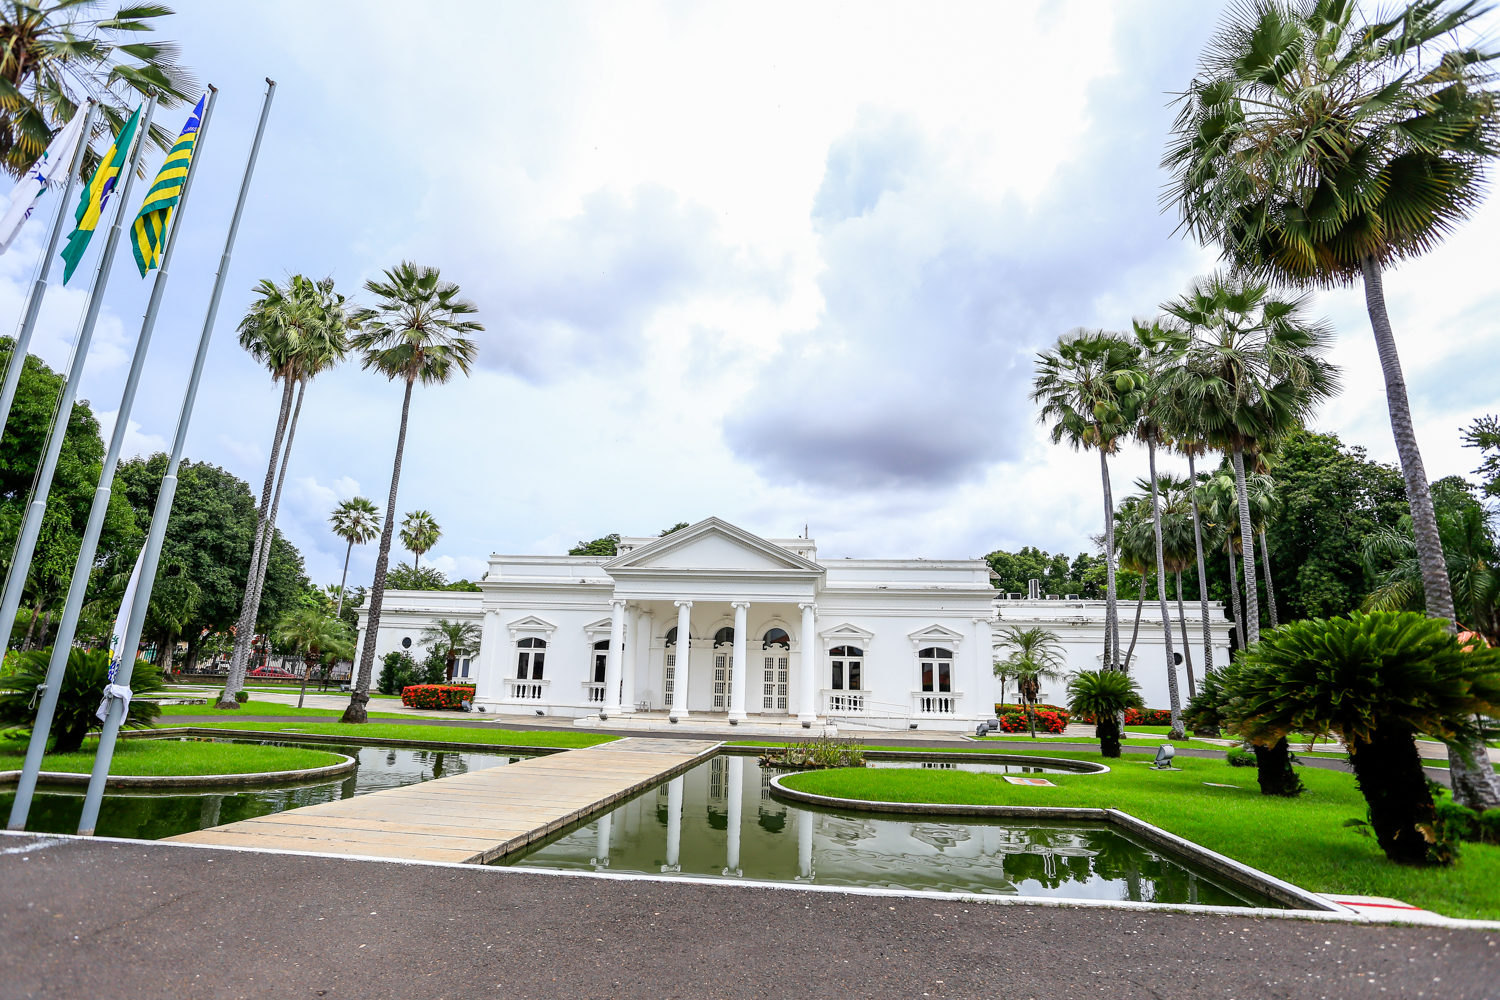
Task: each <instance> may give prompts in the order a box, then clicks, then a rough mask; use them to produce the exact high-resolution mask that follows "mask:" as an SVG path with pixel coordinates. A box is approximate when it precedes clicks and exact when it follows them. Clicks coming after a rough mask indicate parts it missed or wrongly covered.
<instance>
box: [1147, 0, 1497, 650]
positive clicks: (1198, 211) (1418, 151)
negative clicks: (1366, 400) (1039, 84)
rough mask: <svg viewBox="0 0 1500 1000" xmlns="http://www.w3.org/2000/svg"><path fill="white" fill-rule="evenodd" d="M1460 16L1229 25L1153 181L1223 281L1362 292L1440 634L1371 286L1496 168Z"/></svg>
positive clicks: (1459, 208) (1435, 233) (1235, 13)
mask: <svg viewBox="0 0 1500 1000" xmlns="http://www.w3.org/2000/svg"><path fill="white" fill-rule="evenodd" d="M1485 13H1486V8H1485V7H1483V6H1481V5H1480V4H1479V3H1478V2H1477V0H1468V2H1464V3H1458V4H1451V5H1450V4H1447V3H1445V2H1443V0H1418V2H1414V3H1407V4H1405V5H1404V6H1398V7H1396V8H1394V9H1388V10H1384V11H1381V12H1380V13H1378V14H1376V15H1375V16H1374V18H1373V19H1369V18H1368V17H1365V16H1362V14H1361V11H1360V5H1359V4H1357V3H1355V2H1354V0H1255V2H1253V3H1245V4H1241V5H1236V6H1234V7H1232V8H1230V11H1229V13H1228V14H1227V15H1226V17H1225V20H1224V23H1223V24H1222V26H1221V27H1220V29H1219V31H1218V33H1217V34H1216V35H1215V36H1214V38H1213V40H1212V41H1211V42H1210V43H1209V46H1208V48H1207V50H1206V51H1205V52H1204V55H1203V59H1202V62H1201V64H1200V68H1199V72H1198V75H1197V77H1196V78H1195V79H1194V80H1193V81H1192V83H1191V84H1190V85H1189V87H1188V89H1187V91H1186V92H1185V93H1184V94H1182V96H1181V98H1180V100H1179V105H1180V111H1179V114H1178V117H1177V121H1176V123H1175V125H1174V127H1173V138H1172V143H1171V146H1170V147H1169V149H1168V150H1167V154H1166V157H1165V159H1164V161H1163V165H1164V166H1166V167H1167V168H1168V169H1170V170H1171V171H1172V174H1173V184H1172V189H1171V191H1170V193H1169V195H1168V198H1169V200H1170V201H1171V202H1173V203H1174V204H1175V205H1176V206H1177V209H1178V211H1179V214H1180V216H1181V219H1182V223H1183V226H1184V228H1185V229H1187V230H1188V231H1189V232H1191V233H1192V234H1193V235H1194V236H1196V237H1197V238H1198V239H1199V240H1200V241H1201V242H1203V243H1215V244H1218V246H1219V247H1220V249H1221V250H1222V252H1223V255H1224V257H1225V259H1226V260H1227V261H1228V262H1229V263H1230V265H1231V266H1233V267H1234V268H1236V269H1237V270H1239V271H1242V272H1246V273H1251V274H1255V275H1258V276H1263V277H1264V278H1266V279H1268V280H1276V281H1281V282H1286V283H1290V284H1294V285H1299V286H1303V287H1312V286H1317V287H1325V288H1327V287H1337V286H1341V285H1352V284H1355V283H1358V282H1361V281H1362V282H1363V284H1364V291H1365V304H1366V307H1367V309H1368V312H1369V314H1370V325H1371V327H1372V329H1373V331H1374V334H1375V346H1376V351H1377V353H1378V354H1379V357H1380V365H1381V369H1382V371H1383V373H1384V376H1385V395H1386V402H1387V405H1388V407H1389V409H1390V418H1391V429H1392V432H1393V434H1394V436H1395V441H1396V450H1397V452H1398V453H1399V454H1400V457H1401V470H1402V474H1403V476H1404V478H1405V481H1406V490H1407V496H1408V499H1409V500H1410V502H1411V513H1412V522H1413V526H1414V529H1415V535H1416V539H1417V550H1418V553H1419V558H1420V559H1421V563H1422V576H1423V587H1424V589H1425V590H1426V592H1427V597H1426V606H1427V613H1428V614H1431V615H1433V616H1435V617H1439V618H1447V619H1450V620H1451V619H1452V618H1453V606H1452V596H1451V593H1450V589H1449V582H1448V578H1447V572H1446V567H1445V565H1444V561H1443V549H1442V541H1441V538H1440V537H1439V533H1438V525H1437V519H1436V516H1435V514H1434V513H1433V506H1432V496H1431V493H1430V491H1429V488H1428V483H1427V474H1426V471H1425V470H1424V468H1423V465H1422V455H1421V451H1420V450H1419V449H1418V447H1417V439H1416V434H1415V431H1414V430H1413V426H1412V417H1411V406H1410V403H1409V401H1408V399H1407V394H1406V382H1405V378H1404V376H1403V375H1402V371H1401V361H1400V357H1399V355H1398V353H1397V350H1396V340H1395V335H1394V333H1393V332H1392V330H1391V323H1390V318H1389V316H1388V315H1387V314H1386V306H1385V291H1384V287H1383V285H1382V281H1381V273H1382V271H1384V270H1385V269H1386V268H1387V267H1390V266H1391V265H1392V264H1394V263H1395V262H1397V261H1400V260H1405V259H1410V258H1413V257H1417V256H1420V255H1422V254H1424V253H1426V252H1428V251H1429V250H1432V249H1433V248H1434V247H1436V246H1437V244H1438V243H1439V242H1441V240H1442V239H1443V237H1445V236H1446V235H1447V234H1448V233H1449V232H1451V231H1452V230H1453V229H1454V228H1455V227H1456V226H1457V225H1458V223H1459V222H1461V221H1462V220H1463V219H1465V218H1467V217H1468V215H1469V214H1470V213H1471V212H1472V211H1473V210H1474V209H1475V207H1476V206H1477V205H1478V204H1479V202H1480V199H1481V195H1482V192H1483V186H1484V180H1485V178H1484V173H1485V169H1486V167H1487V165H1488V161H1489V160H1491V159H1492V158H1493V157H1494V156H1495V155H1496V154H1497V152H1500V144H1497V138H1500V108H1497V103H1496V95H1495V92H1494V91H1493V90H1492V89H1489V84H1491V83H1492V82H1493V81H1494V79H1495V73H1494V69H1493V66H1494V61H1495V59H1496V58H1497V57H1500V50H1493V49H1492V50H1490V51H1481V50H1479V49H1477V48H1474V47H1472V46H1471V45H1465V44H1463V43H1462V42H1461V38H1462V37H1463V36H1464V35H1468V36H1469V37H1470V38H1475V37H1477V35H1476V33H1475V30H1474V29H1475V21H1476V20H1477V19H1478V18H1480V17H1481V16H1482V15H1483V14H1485Z"/></svg>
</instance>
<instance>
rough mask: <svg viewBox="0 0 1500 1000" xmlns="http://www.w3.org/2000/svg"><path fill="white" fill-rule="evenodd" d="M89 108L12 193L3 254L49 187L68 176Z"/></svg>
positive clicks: (0, 243) (0, 221) (1, 227)
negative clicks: (60, 178)
mask: <svg viewBox="0 0 1500 1000" xmlns="http://www.w3.org/2000/svg"><path fill="white" fill-rule="evenodd" d="M86 108H87V105H85V106H83V107H80V108H78V110H76V111H74V112H73V117H72V119H70V120H69V121H68V124H66V125H64V126H63V127H62V129H61V130H59V131H58V133H57V135H56V136H54V137H53V139H52V142H51V143H49V144H48V146H47V151H46V152H44V153H43V154H42V155H41V157H40V158H39V159H38V160H37V161H36V162H35V163H33V164H32V165H31V169H30V170H28V171H26V176H25V177H22V178H21V179H20V180H18V181H16V186H15V190H13V191H11V193H10V208H9V209H7V210H6V212H5V217H4V218H0V253H4V252H5V251H7V250H9V249H10V245H11V243H13V242H15V238H16V237H17V236H18V235H20V232H21V227H23V226H25V225H26V220H27V219H29V218H31V210H32V209H34V208H36V203H37V202H38V201H40V200H41V197H42V195H43V194H45V193H46V191H47V185H48V184H51V183H52V182H53V181H54V180H56V179H57V178H59V177H65V176H67V173H68V170H69V169H70V168H71V167H72V165H73V152H74V150H76V149H77V148H78V137H79V136H80V135H82V134H83V120H84V119H85V118H87V117H88V111H87V110H86Z"/></svg>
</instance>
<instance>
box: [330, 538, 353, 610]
mask: <svg viewBox="0 0 1500 1000" xmlns="http://www.w3.org/2000/svg"><path fill="white" fill-rule="evenodd" d="M353 554H354V539H352V538H351V539H349V547H348V548H347V549H345V550H344V575H343V576H341V577H339V606H338V609H337V610H336V611H334V613H333V617H335V618H337V619H339V620H340V621H342V620H343V618H344V588H345V587H347V586H349V557H350V556H352V555H353Z"/></svg>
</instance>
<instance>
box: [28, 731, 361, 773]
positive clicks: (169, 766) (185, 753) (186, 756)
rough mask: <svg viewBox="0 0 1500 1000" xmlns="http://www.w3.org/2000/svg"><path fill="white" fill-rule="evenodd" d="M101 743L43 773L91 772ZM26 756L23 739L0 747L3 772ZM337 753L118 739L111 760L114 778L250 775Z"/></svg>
mask: <svg viewBox="0 0 1500 1000" xmlns="http://www.w3.org/2000/svg"><path fill="white" fill-rule="evenodd" d="M98 745H99V741H98V740H95V739H88V740H84V741H83V747H82V748H81V749H80V750H78V751H76V752H75V753H68V754H51V753H49V754H48V755H47V756H45V757H43V758H42V770H44V771H71V772H74V773H82V774H87V773H88V772H90V771H92V770H93V769H94V751H95V749H96V748H97V747H98ZM25 756H26V743H25V741H23V740H6V741H5V742H4V743H0V770H6V771H18V770H20V768H21V762H22V760H23V759H24V758H25ZM339 760H340V757H339V756H338V755H337V754H331V753H326V752H324V751H322V750H304V749H301V748H300V747H267V746H258V745H255V744H247V743H212V742H206V741H203V740H174V739H160V740H120V742H118V743H117V744H115V756H114V759H113V760H112V761H111V762H110V767H109V773H110V774H132V775H157V776H160V775H184V774H249V773H251V772H253V771H296V770H301V769H302V768H305V767H323V766H325V765H328V764H337V763H338V762H339Z"/></svg>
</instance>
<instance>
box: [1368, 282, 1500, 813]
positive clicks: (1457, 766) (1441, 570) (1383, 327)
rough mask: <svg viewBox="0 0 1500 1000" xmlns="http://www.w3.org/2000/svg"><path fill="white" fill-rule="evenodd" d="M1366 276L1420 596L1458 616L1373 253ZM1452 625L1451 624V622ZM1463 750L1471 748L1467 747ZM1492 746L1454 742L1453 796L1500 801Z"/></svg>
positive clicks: (1477, 805)
mask: <svg viewBox="0 0 1500 1000" xmlns="http://www.w3.org/2000/svg"><path fill="white" fill-rule="evenodd" d="M1360 269H1361V270H1362V271H1363V272H1364V279H1365V308H1366V309H1367V310H1368V311H1369V313H1370V328H1371V330H1373V331H1374V334H1375V350H1376V352H1377V353H1379V355H1380V370H1381V372H1382V373H1383V374H1384V375H1385V401H1386V405H1387V407H1388V408H1389V410H1390V415H1391V433H1392V435H1394V437H1395V439H1396V454H1397V455H1399V456H1400V457H1401V475H1402V478H1403V479H1405V480H1406V500H1407V503H1408V505H1409V506H1410V507H1411V526H1412V532H1413V534H1415V536H1416V540H1417V562H1418V563H1419V564H1420V565H1421V567H1422V596H1423V597H1424V598H1425V599H1426V603H1427V614H1428V615H1430V616H1431V617H1433V618H1446V619H1448V621H1449V622H1450V623H1451V622H1457V620H1458V618H1457V615H1456V614H1455V612H1454V609H1453V586H1452V584H1451V583H1450V581H1449V580H1448V563H1447V560H1446V559H1445V558H1444V556H1443V542H1442V538H1441V537H1440V536H1439V535H1438V526H1437V514H1436V513H1435V512H1434V511H1433V509H1432V491H1431V490H1430V489H1429V488H1428V484H1427V470H1426V469H1425V468H1423V466H1422V451H1421V449H1420V448H1418V447H1417V432H1416V429H1415V428H1414V427H1413V426H1412V422H1411V403H1410V402H1409V401H1408V400H1407V398H1406V378H1405V377H1404V376H1403V375H1402V374H1401V356H1400V355H1399V354H1397V353H1396V335H1395V333H1394V332H1392V330H1391V319H1390V317H1389V316H1388V315H1387V314H1386V311H1385V284H1384V282H1383V281H1382V279H1381V275H1380V264H1379V263H1378V262H1377V261H1376V260H1375V258H1373V257H1365V258H1364V259H1363V260H1361V261H1360ZM1450 627H1452V626H1451V625H1450ZM1464 751H1467V753H1465V752H1464ZM1488 761H1489V748H1488V747H1486V746H1485V743H1484V741H1483V740H1474V741H1473V742H1471V743H1469V744H1467V745H1466V746H1464V747H1462V748H1454V747H1450V748H1449V750H1448V767H1449V771H1450V772H1451V773H1452V775H1453V777H1454V779H1455V780H1454V783H1453V784H1454V792H1455V793H1459V792H1460V790H1462V795H1459V794H1455V797H1456V798H1458V799H1459V801H1461V802H1463V804H1464V805H1467V806H1469V807H1470V808H1472V809H1479V810H1484V809H1494V808H1497V807H1500V777H1497V776H1496V774H1495V772H1494V769H1493V768H1492V767H1490V766H1489V763H1488Z"/></svg>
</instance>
